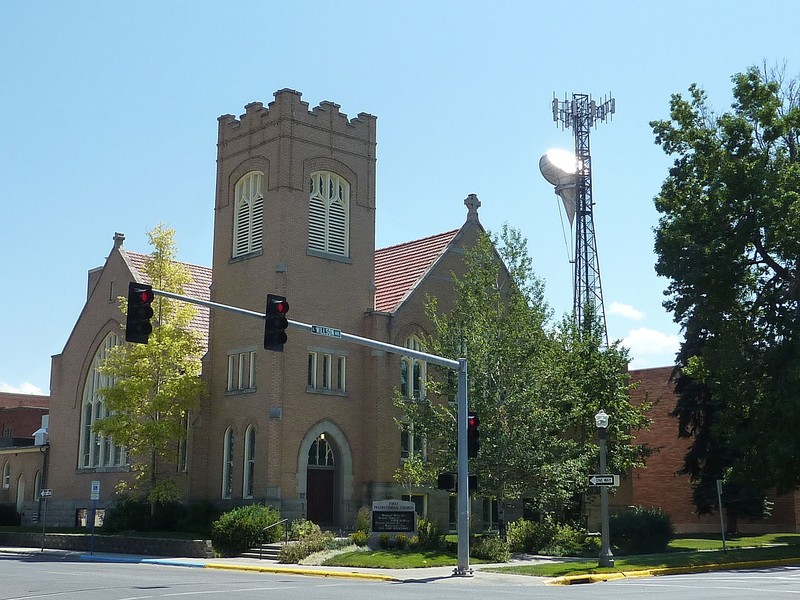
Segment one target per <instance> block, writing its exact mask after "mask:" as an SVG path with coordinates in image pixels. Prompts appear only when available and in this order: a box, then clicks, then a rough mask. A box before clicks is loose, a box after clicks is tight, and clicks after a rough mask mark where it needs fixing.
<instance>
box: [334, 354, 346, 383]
mask: <svg viewBox="0 0 800 600" xmlns="http://www.w3.org/2000/svg"><path fill="white" fill-rule="evenodd" d="M346 367H347V357H345V356H337V357H336V391H337V392H343V391H345V390H346V389H347V387H346V384H347V369H346Z"/></svg>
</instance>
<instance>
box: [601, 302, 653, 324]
mask: <svg viewBox="0 0 800 600" xmlns="http://www.w3.org/2000/svg"><path fill="white" fill-rule="evenodd" d="M608 313H609V314H611V315H618V316H620V317H625V318H626V319H631V320H632V321H641V320H642V319H644V313H643V312H642V311H640V310H638V309H636V308H634V307H633V306H631V305H630V304H622V303H621V302H616V301H614V302H612V303H611V306H609V307H608Z"/></svg>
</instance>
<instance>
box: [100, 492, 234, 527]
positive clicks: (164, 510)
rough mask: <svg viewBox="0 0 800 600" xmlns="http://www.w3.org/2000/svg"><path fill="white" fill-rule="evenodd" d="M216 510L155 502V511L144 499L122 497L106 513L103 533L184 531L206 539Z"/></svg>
mask: <svg viewBox="0 0 800 600" xmlns="http://www.w3.org/2000/svg"><path fill="white" fill-rule="evenodd" d="M219 515H220V513H219V509H218V508H217V507H216V506H215V505H214V504H213V503H212V502H208V501H201V502H190V503H187V504H182V503H180V502H163V503H162V502H157V503H156V504H155V512H153V507H152V506H151V505H150V502H148V501H147V499H146V498H145V497H144V496H122V497H120V498H118V499H117V500H116V502H115V503H114V505H113V506H112V507H111V509H110V510H109V511H108V512H107V513H106V517H105V521H104V522H103V530H104V531H108V532H115V531H186V532H191V533H197V534H200V535H202V536H208V535H209V533H210V531H211V524H212V523H213V522H214V521H215V520H216V519H217V518H219Z"/></svg>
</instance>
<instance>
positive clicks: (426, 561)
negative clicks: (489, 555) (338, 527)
mask: <svg viewBox="0 0 800 600" xmlns="http://www.w3.org/2000/svg"><path fill="white" fill-rule="evenodd" d="M322 564H323V565H324V566H327V567H374V568H376V569H416V568H420V567H447V566H451V565H453V566H455V565H457V564H458V557H457V556H456V555H455V554H453V553H451V552H440V551H438V550H424V551H422V550H419V551H413V552H412V551H410V550H408V551H406V550H373V551H363V550H361V551H356V552H344V553H342V554H337V555H336V556H333V557H331V558H329V559H328V560H326V561H325V562H323V563H322Z"/></svg>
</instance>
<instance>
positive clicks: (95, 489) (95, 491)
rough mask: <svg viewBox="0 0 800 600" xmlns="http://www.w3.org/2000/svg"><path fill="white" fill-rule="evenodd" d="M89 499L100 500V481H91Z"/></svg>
mask: <svg viewBox="0 0 800 600" xmlns="http://www.w3.org/2000/svg"><path fill="white" fill-rule="evenodd" d="M89 500H100V482H99V481H93V482H92V495H91V497H90V498H89Z"/></svg>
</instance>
